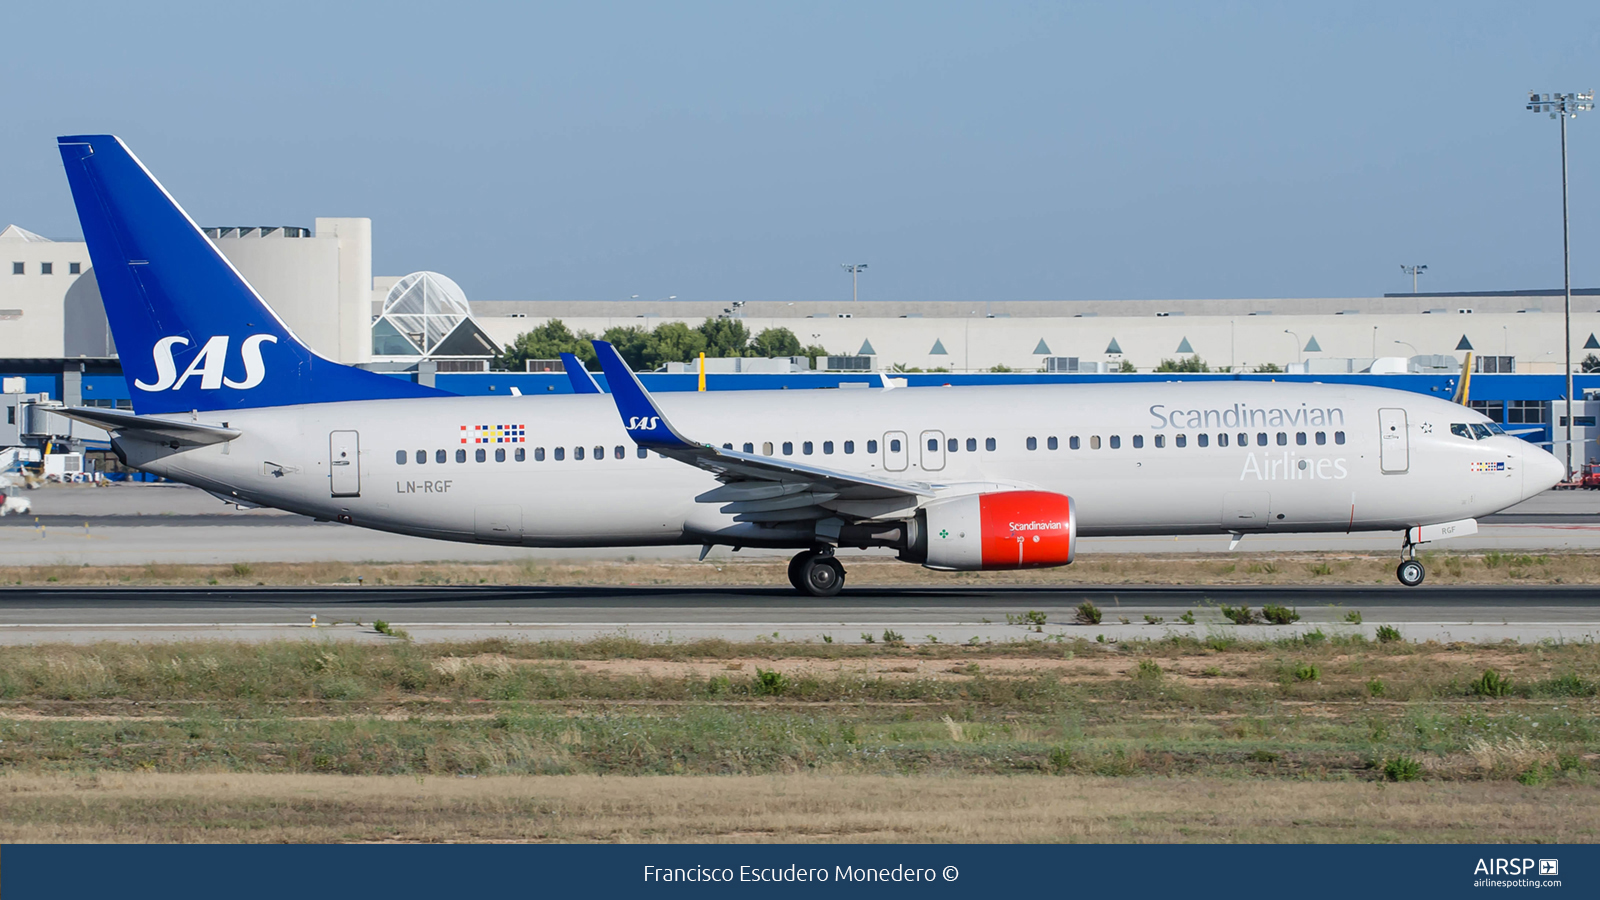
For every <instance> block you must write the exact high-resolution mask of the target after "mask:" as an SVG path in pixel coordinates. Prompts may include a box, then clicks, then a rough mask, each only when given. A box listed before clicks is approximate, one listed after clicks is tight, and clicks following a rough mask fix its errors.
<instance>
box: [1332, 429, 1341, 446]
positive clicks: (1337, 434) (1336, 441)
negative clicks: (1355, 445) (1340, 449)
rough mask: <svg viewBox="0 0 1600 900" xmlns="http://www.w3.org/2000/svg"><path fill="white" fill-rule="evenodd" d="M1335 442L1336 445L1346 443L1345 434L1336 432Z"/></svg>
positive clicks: (1334, 435)
mask: <svg viewBox="0 0 1600 900" xmlns="http://www.w3.org/2000/svg"><path fill="white" fill-rule="evenodd" d="M1333 442H1334V443H1335V444H1342V443H1344V432H1342V431H1335V432H1334V433H1333Z"/></svg>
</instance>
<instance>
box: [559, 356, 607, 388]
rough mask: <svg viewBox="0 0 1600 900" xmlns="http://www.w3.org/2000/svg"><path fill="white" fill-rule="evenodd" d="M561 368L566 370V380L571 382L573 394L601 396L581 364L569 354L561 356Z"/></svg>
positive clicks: (596, 384) (597, 384)
mask: <svg viewBox="0 0 1600 900" xmlns="http://www.w3.org/2000/svg"><path fill="white" fill-rule="evenodd" d="M561 368H562V369H564V370H566V373H567V379H568V380H569V381H571V382H572V392H573V393H574V394H603V393H605V391H602V390H600V385H599V383H598V382H596V381H595V380H594V376H593V375H590V374H589V370H588V369H585V368H584V367H583V362H582V361H581V360H579V359H578V357H576V356H574V355H573V354H571V353H563V354H561Z"/></svg>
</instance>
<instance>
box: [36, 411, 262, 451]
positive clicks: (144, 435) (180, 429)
mask: <svg viewBox="0 0 1600 900" xmlns="http://www.w3.org/2000/svg"><path fill="white" fill-rule="evenodd" d="M46 408H47V409H48V410H49V411H50V412H52V413H54V414H56V415H58V416H65V417H67V418H69V419H75V420H77V421H79V422H83V423H85V424H88V425H93V426H94V427H96V428H104V429H105V430H106V431H111V432H115V433H117V434H119V435H126V436H128V437H131V438H137V439H140V440H146V441H155V442H156V443H161V444H167V443H171V442H173V441H177V442H178V443H182V444H221V443H224V442H226V441H231V440H233V439H234V438H237V437H239V436H240V435H241V434H243V433H244V432H242V431H239V430H238V429H237V428H224V427H222V426H221V425H202V424H200V423H199V422H175V421H173V420H171V419H159V418H156V417H155V416H140V415H135V414H134V413H129V412H119V411H117V410H113V409H98V408H93V407H82V406H68V407H65V408H60V409H57V408H53V407H46Z"/></svg>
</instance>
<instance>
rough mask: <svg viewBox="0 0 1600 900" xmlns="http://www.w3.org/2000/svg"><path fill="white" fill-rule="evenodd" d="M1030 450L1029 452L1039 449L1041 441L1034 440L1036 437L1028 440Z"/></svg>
mask: <svg viewBox="0 0 1600 900" xmlns="http://www.w3.org/2000/svg"><path fill="white" fill-rule="evenodd" d="M1028 449H1029V450H1037V449H1039V439H1038V438H1034V437H1031V438H1028Z"/></svg>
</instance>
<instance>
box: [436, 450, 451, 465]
mask: <svg viewBox="0 0 1600 900" xmlns="http://www.w3.org/2000/svg"><path fill="white" fill-rule="evenodd" d="M447 458H448V457H446V456H445V451H443V450H435V451H434V452H433V461H434V462H436V463H442V462H444V461H445V460H446V459H447Z"/></svg>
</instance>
